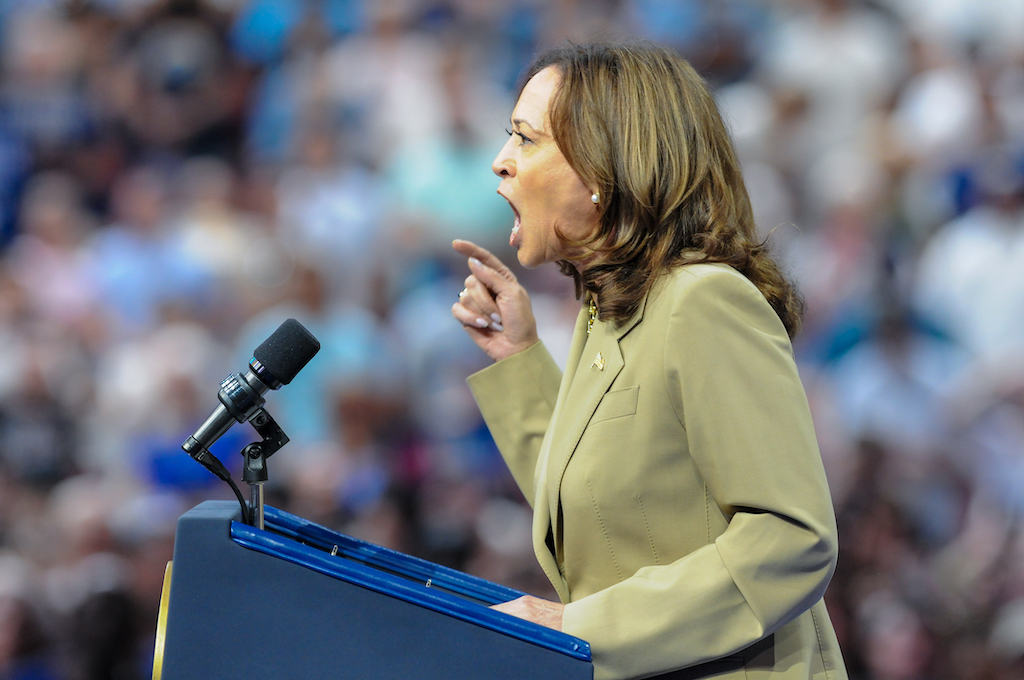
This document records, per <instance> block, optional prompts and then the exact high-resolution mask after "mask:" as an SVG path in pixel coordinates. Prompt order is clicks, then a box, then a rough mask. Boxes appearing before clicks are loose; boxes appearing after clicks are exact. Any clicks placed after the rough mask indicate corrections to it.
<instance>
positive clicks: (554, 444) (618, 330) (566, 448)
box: [534, 301, 645, 560]
mask: <svg viewBox="0 0 1024 680" xmlns="http://www.w3.org/2000/svg"><path fill="white" fill-rule="evenodd" d="M644 302H645V301H644ZM644 302H641V305H640V308H639V309H638V310H637V312H636V314H634V315H633V317H632V318H631V319H630V320H629V321H628V322H627V323H625V324H623V325H622V326H618V327H616V325H615V324H613V323H596V324H594V329H593V331H592V333H591V334H590V335H589V336H588V335H587V328H586V321H587V317H588V316H589V314H588V313H587V310H586V308H584V310H583V311H581V313H580V320H582V325H581V323H580V320H577V324H576V332H575V335H574V336H573V351H571V352H570V357H569V363H568V364H567V365H566V373H565V376H564V378H563V380H562V386H561V389H560V390H559V395H558V404H557V406H556V408H555V412H554V414H553V417H552V421H551V422H552V427H553V430H552V431H551V433H550V436H549V437H548V438H547V440H548V441H547V444H548V446H547V449H548V450H547V451H546V452H545V453H546V456H545V457H546V460H543V459H542V460H539V461H538V463H539V465H545V463H546V470H541V469H538V472H541V475H540V479H542V480H543V485H544V486H546V487H547V499H548V512H547V514H548V515H549V521H550V526H551V529H552V531H553V532H554V543H555V549H556V555H555V559H556V560H558V559H559V557H560V555H559V554H558V553H560V552H561V527H560V526H559V512H558V508H559V502H560V501H559V497H560V494H561V487H562V477H563V476H564V474H565V469H566V467H567V466H568V465H569V461H570V460H571V459H572V456H573V454H574V453H575V451H576V447H577V446H578V445H579V441H580V439H581V438H582V437H583V432H584V431H585V430H586V428H587V425H588V424H589V423H590V419H591V417H592V416H593V415H594V411H596V410H597V406H598V404H600V403H601V398H602V397H604V395H605V393H606V392H607V391H608V388H609V387H611V384H612V383H613V382H614V381H615V378H616V377H617V376H618V375H619V372H620V371H621V370H622V367H623V360H622V352H621V350H620V349H619V341H620V340H621V339H622V338H623V337H624V336H625V335H626V334H627V333H629V332H630V331H631V330H632V329H633V328H634V327H635V326H636V325H637V324H638V323H640V321H641V319H642V318H643V312H644V306H645V305H644ZM542 458H544V457H542ZM536 491H537V493H536V495H535V496H534V498H535V499H536V503H535V505H536V506H540V505H541V504H542V503H541V502H540V501H541V499H543V498H544V495H543V491H544V489H543V488H542V486H540V485H538V488H537V490H536ZM536 530H537V527H536V526H535V528H534V531H535V534H534V539H535V540H536ZM544 531H545V536H544V537H542V538H546V532H547V528H546V527H545V529H544Z"/></svg>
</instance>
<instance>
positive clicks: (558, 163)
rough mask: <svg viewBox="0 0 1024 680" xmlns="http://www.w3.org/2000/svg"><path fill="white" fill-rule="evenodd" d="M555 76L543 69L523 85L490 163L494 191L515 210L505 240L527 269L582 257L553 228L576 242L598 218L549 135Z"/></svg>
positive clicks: (557, 77) (586, 191) (551, 70)
mask: <svg viewBox="0 0 1024 680" xmlns="http://www.w3.org/2000/svg"><path fill="white" fill-rule="evenodd" d="M560 79H561V75H560V74H559V73H558V71H557V70H555V69H554V68H552V67H549V68H546V69H544V70H543V71H540V72H539V73H537V75H535V76H533V78H531V79H530V81H529V82H528V83H526V87H524V88H523V92H522V94H521V95H520V96H519V101H518V102H517V103H516V108H515V109H514V110H513V111H512V135H511V136H510V137H509V140H508V141H507V142H506V143H505V146H503V147H502V149H501V151H500V152H499V153H498V156H497V158H495V159H494V163H493V164H492V165H491V169H492V170H494V174H496V175H498V177H500V178H501V184H499V185H498V193H499V194H501V196H502V197H504V199H505V200H506V201H508V202H509V205H510V206H512V211H513V212H514V213H515V223H514V225H513V227H512V234H511V236H510V237H509V244H510V245H511V246H512V247H513V248H515V249H516V250H517V251H518V257H519V263H520V264H521V265H523V266H524V267H527V268H531V267H536V266H537V265H539V264H543V263H545V262H556V261H558V260H570V261H573V260H579V259H581V258H583V257H584V256H585V255H586V253H585V252H583V251H582V250H580V249H578V248H577V249H575V250H574V251H570V249H569V248H568V247H567V246H566V244H565V243H564V242H563V241H562V239H560V238H559V237H558V234H557V233H556V227H557V228H558V230H559V231H560V232H561V233H562V234H564V235H565V236H566V237H567V238H568V239H573V240H581V239H584V238H586V237H588V236H590V235H591V234H593V233H594V231H595V230H596V229H597V227H598V222H599V220H600V215H599V211H598V208H597V206H596V205H594V203H593V201H592V200H591V195H592V194H593V191H592V190H591V189H589V188H587V186H586V185H584V183H583V180H581V179H580V177H579V175H577V174H576V171H575V170H573V169H572V168H571V167H570V166H569V163H568V161H566V160H565V156H563V155H562V152H561V150H559V148H558V145H557V144H556V143H555V139H554V137H552V136H551V122H550V119H549V116H548V107H549V104H550V102H551V96H552V94H554V92H555V89H556V87H557V86H558V83H559V80H560Z"/></svg>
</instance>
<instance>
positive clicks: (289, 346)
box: [252, 319, 320, 385]
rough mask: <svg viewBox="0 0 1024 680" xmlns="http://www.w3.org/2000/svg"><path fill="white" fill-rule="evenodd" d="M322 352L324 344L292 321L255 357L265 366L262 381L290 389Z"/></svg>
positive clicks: (258, 351)
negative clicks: (277, 383) (264, 379)
mask: <svg viewBox="0 0 1024 680" xmlns="http://www.w3.org/2000/svg"><path fill="white" fill-rule="evenodd" d="M319 351H320V341H319V340H317V339H316V338H315V337H313V334H312V333H310V332H309V331H308V330H306V328H305V327H304V326H303V325H302V324H301V323H299V322H298V321H296V320H295V319H288V320H287V321H285V322H284V323H283V324H281V325H280V326H279V327H278V329H277V330H276V331H274V332H273V333H272V334H271V335H270V337H269V338H267V339H266V340H264V341H263V344H262V345H260V346H259V347H257V348H256V351H254V352H253V353H252V356H253V358H254V359H256V360H257V361H259V363H260V364H261V367H260V369H259V370H258V371H257V373H258V374H259V375H260V378H261V379H263V378H264V377H267V374H269V377H270V378H271V380H270V381H268V382H273V381H274V380H276V381H277V382H279V383H281V384H282V385H287V384H288V383H290V382H291V381H292V378H294V377H295V374H296V373H298V372H299V371H301V370H302V367H303V366H305V365H306V364H307V363H309V360H310V359H312V358H313V357H314V356H315V355H316V353H317V352H319Z"/></svg>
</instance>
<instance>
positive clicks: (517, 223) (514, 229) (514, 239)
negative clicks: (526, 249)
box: [502, 196, 522, 248]
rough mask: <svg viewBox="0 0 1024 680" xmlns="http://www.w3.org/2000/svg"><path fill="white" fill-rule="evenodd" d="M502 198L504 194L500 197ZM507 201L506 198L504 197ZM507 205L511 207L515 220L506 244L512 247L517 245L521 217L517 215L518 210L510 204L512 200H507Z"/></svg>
mask: <svg viewBox="0 0 1024 680" xmlns="http://www.w3.org/2000/svg"><path fill="white" fill-rule="evenodd" d="M502 198H504V196H503V197H502ZM505 200H506V201H508V199H507V198H505ZM508 207H510V208H512V214H513V215H515V221H514V222H513V224H512V233H511V234H509V236H508V244H509V245H510V246H512V247H513V248H518V247H519V226H520V224H522V219H521V218H520V216H519V211H518V210H516V207H515V206H514V205H513V204H512V201H508Z"/></svg>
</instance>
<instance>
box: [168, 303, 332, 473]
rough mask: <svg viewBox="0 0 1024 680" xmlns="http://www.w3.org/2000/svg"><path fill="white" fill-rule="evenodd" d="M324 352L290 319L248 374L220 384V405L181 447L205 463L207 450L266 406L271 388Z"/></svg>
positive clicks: (254, 358) (251, 362)
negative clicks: (235, 426)
mask: <svg viewBox="0 0 1024 680" xmlns="http://www.w3.org/2000/svg"><path fill="white" fill-rule="evenodd" d="M319 351H320V342H319V341H318V340H317V339H316V338H315V337H313V334H312V333H310V332H309V331H308V330H306V328H305V327H304V326H303V325H302V324H300V323H299V322H298V321H296V320H295V319H288V320H287V321H285V322H284V323H283V324H281V325H280V326H279V327H278V329H277V330H276V331H274V332H273V333H272V334H271V335H270V337H269V338H267V339H266V340H264V341H263V344H261V345H260V346H259V347H257V348H256V350H255V351H254V352H253V353H252V359H250V360H249V368H248V370H247V371H246V372H245V374H244V375H243V374H241V373H233V374H231V375H229V376H228V377H227V378H225V379H224V381H223V382H221V384H220V391H219V392H217V399H219V400H220V404H219V405H218V406H217V408H216V409H214V411H213V413H212V414H210V417H209V418H207V419H206V422H204V423H203V424H202V425H200V426H199V429H197V430H196V431H195V432H194V433H192V435H191V436H190V437H189V438H188V439H186V440H185V443H184V444H182V445H181V448H183V449H184V450H185V452H186V453H188V455H190V456H192V457H193V458H195V459H196V460H197V461H199V462H200V463H203V464H205V460H204V459H206V458H207V449H209V448H210V446H212V445H213V443H214V442H215V441H217V440H218V439H220V438H221V437H222V436H223V435H224V433H225V432H227V431H228V430H229V429H230V428H231V426H232V425H234V424H235V423H236V422H239V423H244V422H245V421H247V420H249V419H250V418H251V417H252V416H253V415H255V414H256V412H257V411H259V410H260V409H262V408H263V404H264V403H265V401H266V400H265V399H264V398H263V395H264V394H266V392H267V390H276V389H280V387H281V386H282V385H287V384H288V383H290V382H291V381H292V378H294V377H295V375H296V374H297V373H298V372H299V371H301V370H302V367H303V366H305V365H306V364H307V363H309V360H310V359H312V358H313V357H314V356H315V355H316V353H317V352H319Z"/></svg>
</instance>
